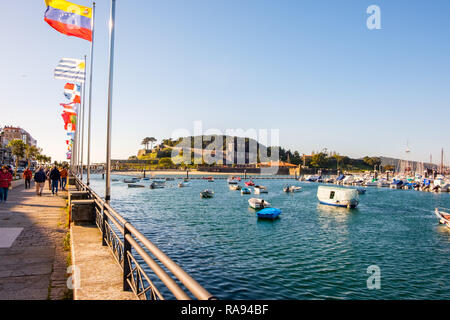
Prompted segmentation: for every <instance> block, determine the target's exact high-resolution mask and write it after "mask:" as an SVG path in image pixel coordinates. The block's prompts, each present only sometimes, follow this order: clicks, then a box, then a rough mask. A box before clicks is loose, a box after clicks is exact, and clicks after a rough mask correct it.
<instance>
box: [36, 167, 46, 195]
mask: <svg viewBox="0 0 450 320" xmlns="http://www.w3.org/2000/svg"><path fill="white" fill-rule="evenodd" d="M45 180H47V176H46V175H45V172H44V169H43V168H42V167H40V168H39V170H38V171H37V172H36V173H35V174H34V182H35V183H36V194H37V195H38V196H42V190H44V185H45Z"/></svg>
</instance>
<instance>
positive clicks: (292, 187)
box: [283, 186, 302, 192]
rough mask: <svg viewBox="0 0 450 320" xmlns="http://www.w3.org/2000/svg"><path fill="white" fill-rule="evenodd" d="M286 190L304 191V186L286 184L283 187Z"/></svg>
mask: <svg viewBox="0 0 450 320" xmlns="http://www.w3.org/2000/svg"><path fill="white" fill-rule="evenodd" d="M283 191H284V192H300V191H302V187H298V186H286V187H284V188H283Z"/></svg>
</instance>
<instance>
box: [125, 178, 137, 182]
mask: <svg viewBox="0 0 450 320" xmlns="http://www.w3.org/2000/svg"><path fill="white" fill-rule="evenodd" d="M140 180H141V179H139V178H131V179H127V178H125V179H123V182H125V183H136V182H139V181H140Z"/></svg>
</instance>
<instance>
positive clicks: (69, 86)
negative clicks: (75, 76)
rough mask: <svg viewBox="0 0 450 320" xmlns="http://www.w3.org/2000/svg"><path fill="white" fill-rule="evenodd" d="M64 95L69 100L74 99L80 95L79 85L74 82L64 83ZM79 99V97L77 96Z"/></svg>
mask: <svg viewBox="0 0 450 320" xmlns="http://www.w3.org/2000/svg"><path fill="white" fill-rule="evenodd" d="M64 96H65V97H66V98H67V99H68V100H70V101H74V100H75V99H76V98H77V96H78V97H80V96H81V85H79V84H74V83H66V85H65V86H64ZM79 99H80V100H81V98H79Z"/></svg>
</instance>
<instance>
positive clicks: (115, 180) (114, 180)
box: [111, 179, 119, 182]
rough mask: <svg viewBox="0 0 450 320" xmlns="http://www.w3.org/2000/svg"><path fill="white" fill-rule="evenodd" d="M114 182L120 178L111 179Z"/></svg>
mask: <svg viewBox="0 0 450 320" xmlns="http://www.w3.org/2000/svg"><path fill="white" fill-rule="evenodd" d="M111 181H112V182H117V181H119V179H111Z"/></svg>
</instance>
